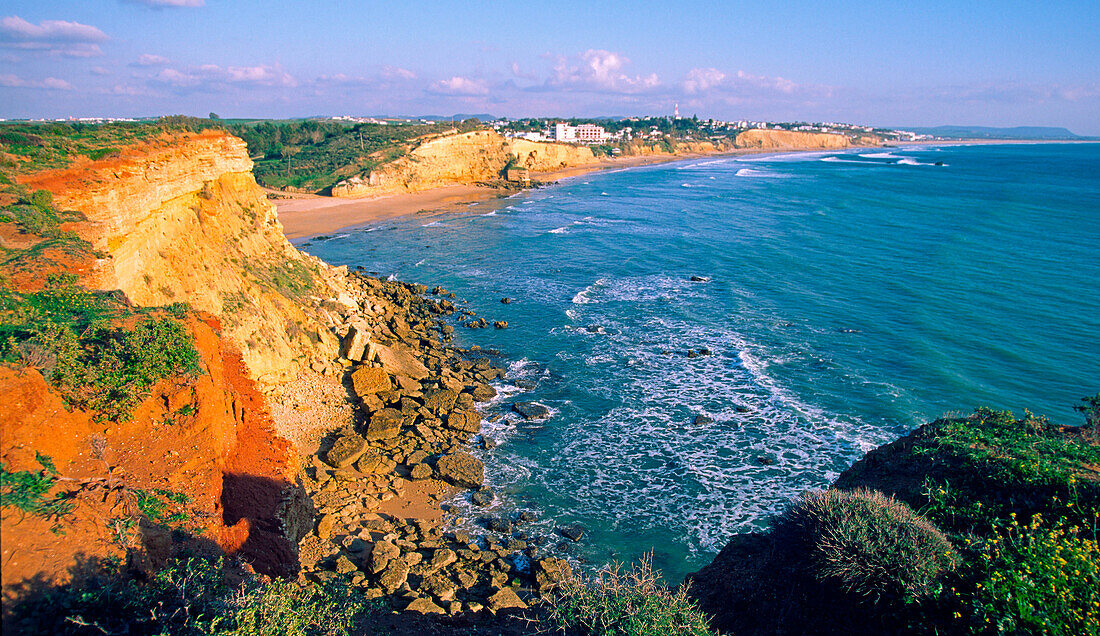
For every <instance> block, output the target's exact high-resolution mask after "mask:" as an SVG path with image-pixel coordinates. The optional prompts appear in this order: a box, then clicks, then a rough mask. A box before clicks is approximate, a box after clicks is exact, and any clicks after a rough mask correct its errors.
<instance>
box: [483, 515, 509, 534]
mask: <svg viewBox="0 0 1100 636" xmlns="http://www.w3.org/2000/svg"><path fill="white" fill-rule="evenodd" d="M480 521H481V524H482V525H483V526H485V527H486V528H487V529H489V530H491V531H493V532H501V533H504V534H507V533H509V532H511V531H512V522H511V521H508V520H507V519H505V518H503V517H482V518H481V519H480Z"/></svg>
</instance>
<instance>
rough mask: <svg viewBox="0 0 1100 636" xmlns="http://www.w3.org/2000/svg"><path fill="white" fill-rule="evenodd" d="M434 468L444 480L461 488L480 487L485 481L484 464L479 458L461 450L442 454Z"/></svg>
mask: <svg viewBox="0 0 1100 636" xmlns="http://www.w3.org/2000/svg"><path fill="white" fill-rule="evenodd" d="M435 467H436V470H438V471H439V476H440V478H441V479H443V480H444V481H447V482H450V483H452V484H454V485H456V486H460V487H463V488H480V487H481V485H482V484H483V483H485V465H484V464H482V463H481V460H479V459H478V458H476V457H474V456H473V455H470V454H469V453H463V452H461V451H459V452H457V453H451V454H450V455H444V456H443V457H440V458H439V460H438V461H437V462H436V465H435Z"/></svg>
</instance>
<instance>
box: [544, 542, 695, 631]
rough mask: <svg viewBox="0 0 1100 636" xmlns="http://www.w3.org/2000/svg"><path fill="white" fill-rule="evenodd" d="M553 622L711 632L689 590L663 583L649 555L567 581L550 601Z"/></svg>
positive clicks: (584, 627) (602, 628)
mask: <svg viewBox="0 0 1100 636" xmlns="http://www.w3.org/2000/svg"><path fill="white" fill-rule="evenodd" d="M550 617H551V621H553V622H554V623H556V624H557V625H559V626H560V627H563V628H568V629H571V630H576V632H578V633H580V634H586V635H592V636H661V635H665V634H680V635H690V636H703V635H704V634H711V631H710V627H709V626H708V625H707V617H706V615H704V614H703V613H702V612H701V611H699V610H698V609H697V608H696V607H695V604H694V603H693V602H692V601H691V600H690V599H689V598H688V596H687V592H686V591H685V590H684V589H683V588H680V589H677V590H670V589H668V588H666V587H664V586H662V585H661V583H660V580H659V577H658V576H657V574H656V573H655V572H654V571H653V565H652V561H651V560H650V559H649V558H648V557H647V558H644V559H642V561H640V562H639V563H636V564H635V565H634V566H633V567H632V568H631V569H630V570H627V571H623V570H622V568H621V566H618V565H614V566H609V567H606V568H604V569H603V570H600V571H599V572H598V573H597V574H596V577H595V578H594V579H592V580H585V579H583V578H581V577H580V576H575V577H573V578H570V579H566V580H565V581H563V582H562V583H561V584H560V586H559V587H558V588H557V590H556V596H555V598H554V599H553V601H552V603H551V604H550Z"/></svg>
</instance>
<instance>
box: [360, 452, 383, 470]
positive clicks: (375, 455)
mask: <svg viewBox="0 0 1100 636" xmlns="http://www.w3.org/2000/svg"><path fill="white" fill-rule="evenodd" d="M381 466H382V451H380V450H378V449H377V448H371V447H367V449H366V450H364V451H363V454H362V455H361V456H360V457H359V461H357V462H355V469H356V470H358V471H359V472H361V473H366V474H368V475H370V474H371V473H374V472H377V471H378V469H379V467H381Z"/></svg>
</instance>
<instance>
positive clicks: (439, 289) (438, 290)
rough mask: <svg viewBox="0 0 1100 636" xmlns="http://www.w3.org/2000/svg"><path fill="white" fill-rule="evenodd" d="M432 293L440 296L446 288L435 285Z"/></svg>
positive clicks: (444, 292) (445, 291)
mask: <svg viewBox="0 0 1100 636" xmlns="http://www.w3.org/2000/svg"><path fill="white" fill-rule="evenodd" d="M432 293H433V294H435V295H436V296H441V295H444V294H446V293H447V290H446V289H443V288H442V287H440V286H439V285H436V286H435V287H433V288H432Z"/></svg>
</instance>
